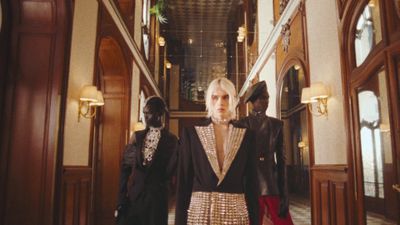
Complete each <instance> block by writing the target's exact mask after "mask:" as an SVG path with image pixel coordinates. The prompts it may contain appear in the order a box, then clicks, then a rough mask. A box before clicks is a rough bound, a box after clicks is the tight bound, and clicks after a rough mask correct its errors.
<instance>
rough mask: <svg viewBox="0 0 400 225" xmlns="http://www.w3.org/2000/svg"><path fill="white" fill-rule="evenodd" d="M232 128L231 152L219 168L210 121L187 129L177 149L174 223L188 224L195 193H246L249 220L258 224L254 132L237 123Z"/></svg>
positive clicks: (229, 141)
mask: <svg viewBox="0 0 400 225" xmlns="http://www.w3.org/2000/svg"><path fill="white" fill-rule="evenodd" d="M230 129H231V131H230V135H229V137H228V138H229V140H228V142H227V143H228V146H227V147H228V149H229V151H228V152H227V154H226V155H225V158H224V163H223V168H221V169H220V168H219V164H218V159H217V153H216V147H215V146H216V143H215V135H214V128H213V124H212V123H211V120H210V119H208V120H207V121H206V122H205V123H204V124H202V125H199V126H194V127H189V128H184V130H183V132H182V134H181V140H180V147H179V152H178V155H179V156H178V169H177V173H178V177H177V178H178V179H177V196H176V216H175V224H177V225H183V224H187V216H188V208H189V205H190V201H191V197H192V193H194V192H206V193H207V192H211V193H232V194H244V196H245V201H246V204H247V210H248V215H249V219H250V222H251V224H258V200H257V198H258V195H257V185H258V184H257V177H256V167H255V160H256V158H255V151H254V149H255V148H254V135H252V134H251V132H250V131H249V130H248V129H246V128H243V127H240V126H237V125H235V124H232V127H231V128H230ZM228 204H229V202H228ZM210 207H211V206H210Z"/></svg>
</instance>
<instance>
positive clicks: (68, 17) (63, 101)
mask: <svg viewBox="0 0 400 225" xmlns="http://www.w3.org/2000/svg"><path fill="white" fill-rule="evenodd" d="M74 6H75V4H74V1H65V5H64V7H65V26H66V34H67V35H65V50H64V56H65V59H64V61H65V66H64V76H63V78H62V81H61V82H62V83H61V85H60V95H61V96H60V117H59V122H58V124H59V131H58V135H57V140H58V142H57V156H56V167H55V172H56V176H55V185H54V203H53V204H54V213H53V224H57V222H58V218H60V208H61V197H62V196H61V195H62V182H63V181H62V180H63V160H64V125H65V118H66V106H67V97H68V80H69V61H70V54H68V53H70V52H71V40H72V22H73V15H74V13H73V12H74Z"/></svg>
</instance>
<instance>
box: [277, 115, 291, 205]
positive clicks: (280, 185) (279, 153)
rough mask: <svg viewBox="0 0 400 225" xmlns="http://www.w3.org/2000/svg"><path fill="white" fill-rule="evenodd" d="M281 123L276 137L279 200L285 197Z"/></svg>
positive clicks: (285, 184) (284, 159) (285, 185)
mask: <svg viewBox="0 0 400 225" xmlns="http://www.w3.org/2000/svg"><path fill="white" fill-rule="evenodd" d="M282 126H283V123H281V124H280V127H279V130H278V131H277V136H276V147H275V149H276V167H277V172H278V189H279V196H280V198H286V197H287V192H288V191H287V179H286V157H285V152H284V147H283V133H282V132H283V131H282Z"/></svg>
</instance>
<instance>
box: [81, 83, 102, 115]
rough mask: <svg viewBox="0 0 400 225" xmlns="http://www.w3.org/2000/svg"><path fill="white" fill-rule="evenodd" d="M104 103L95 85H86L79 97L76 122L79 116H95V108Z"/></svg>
mask: <svg viewBox="0 0 400 225" xmlns="http://www.w3.org/2000/svg"><path fill="white" fill-rule="evenodd" d="M103 105H104V98H103V94H102V93H101V91H98V90H97V87H96V86H92V85H86V86H84V87H83V88H82V90H81V94H80V97H79V108H78V122H79V121H80V118H81V116H82V117H84V118H87V119H90V118H92V117H94V116H96V108H97V107H99V106H103Z"/></svg>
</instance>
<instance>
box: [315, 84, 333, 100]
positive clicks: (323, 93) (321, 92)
mask: <svg viewBox="0 0 400 225" xmlns="http://www.w3.org/2000/svg"><path fill="white" fill-rule="evenodd" d="M310 89H311V99H318V98H327V97H328V96H329V94H328V89H327V87H326V86H325V85H324V84H323V83H321V82H317V83H314V84H312V85H311V87H310Z"/></svg>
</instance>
